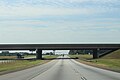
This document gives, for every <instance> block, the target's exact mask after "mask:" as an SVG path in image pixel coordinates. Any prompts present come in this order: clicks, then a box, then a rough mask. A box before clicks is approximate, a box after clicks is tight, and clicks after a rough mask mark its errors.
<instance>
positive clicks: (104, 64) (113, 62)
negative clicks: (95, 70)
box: [70, 50, 120, 72]
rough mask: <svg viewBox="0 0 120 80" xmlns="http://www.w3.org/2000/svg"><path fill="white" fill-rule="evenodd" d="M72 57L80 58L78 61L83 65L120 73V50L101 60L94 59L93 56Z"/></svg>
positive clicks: (73, 56)
mask: <svg viewBox="0 0 120 80" xmlns="http://www.w3.org/2000/svg"><path fill="white" fill-rule="evenodd" d="M70 57H72V58H75V57H78V59H77V61H79V62H81V63H85V64H88V65H91V66H95V67H99V68H103V69H108V70H112V71H116V72H120V50H117V51H115V52H112V53H111V54H108V55H106V56H104V57H102V58H99V59H92V55H70Z"/></svg>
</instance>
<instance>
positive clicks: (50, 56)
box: [43, 55, 58, 59]
mask: <svg viewBox="0 0 120 80" xmlns="http://www.w3.org/2000/svg"><path fill="white" fill-rule="evenodd" d="M57 57H58V55H44V57H43V58H44V59H54V58H57Z"/></svg>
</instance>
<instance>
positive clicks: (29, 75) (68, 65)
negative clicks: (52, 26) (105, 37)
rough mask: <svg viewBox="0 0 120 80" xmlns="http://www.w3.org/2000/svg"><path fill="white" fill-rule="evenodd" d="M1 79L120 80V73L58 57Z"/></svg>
mask: <svg viewBox="0 0 120 80" xmlns="http://www.w3.org/2000/svg"><path fill="white" fill-rule="evenodd" d="M66 57H67V56H65V58H66ZM0 80H120V73H116V72H112V71H108V70H103V69H99V68H95V67H91V66H88V65H84V64H82V63H79V62H76V61H75V60H73V59H56V60H53V61H51V62H48V63H46V64H43V65H40V66H37V67H33V68H29V69H26V70H22V71H17V72H13V73H9V74H5V75H1V76H0Z"/></svg>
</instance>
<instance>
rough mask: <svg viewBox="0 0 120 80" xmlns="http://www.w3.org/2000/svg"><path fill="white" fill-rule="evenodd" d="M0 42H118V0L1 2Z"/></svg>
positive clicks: (12, 0) (119, 13)
mask: <svg viewBox="0 0 120 80" xmlns="http://www.w3.org/2000/svg"><path fill="white" fill-rule="evenodd" d="M0 43H46V44H48V43H50V44H51V43H76V44H77V43H120V0H0Z"/></svg>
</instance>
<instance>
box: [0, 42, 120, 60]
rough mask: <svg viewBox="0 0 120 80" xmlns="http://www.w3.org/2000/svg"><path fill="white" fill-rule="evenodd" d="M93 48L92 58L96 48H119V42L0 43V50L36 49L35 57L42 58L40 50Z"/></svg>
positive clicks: (96, 56) (96, 50) (94, 56)
mask: <svg viewBox="0 0 120 80" xmlns="http://www.w3.org/2000/svg"><path fill="white" fill-rule="evenodd" d="M81 49H84V50H87V49H90V50H93V58H98V50H100V49H108V50H116V49H120V44H0V50H36V53H37V58H38V59H42V50H81Z"/></svg>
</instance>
